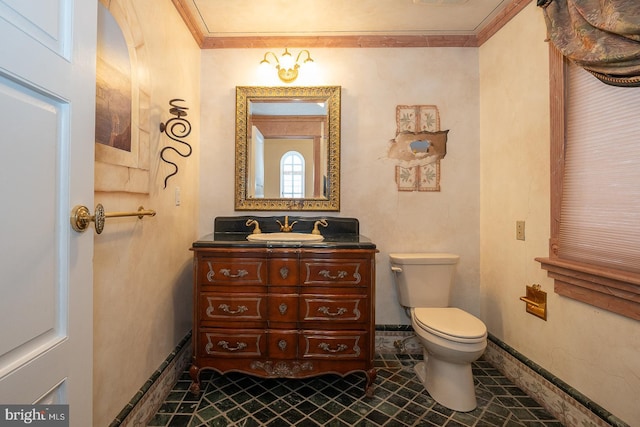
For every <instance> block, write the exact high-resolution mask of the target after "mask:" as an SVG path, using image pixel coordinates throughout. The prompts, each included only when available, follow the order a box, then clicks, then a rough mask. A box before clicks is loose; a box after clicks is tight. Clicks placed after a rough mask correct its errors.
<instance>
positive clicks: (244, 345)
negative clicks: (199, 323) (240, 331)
mask: <svg viewBox="0 0 640 427" xmlns="http://www.w3.org/2000/svg"><path fill="white" fill-rule="evenodd" d="M218 346H219V347H222V348H223V349H225V350H227V351H238V350H244V349H245V348H247V343H244V342H237V343H236V346H235V347H229V342H228V341H218Z"/></svg>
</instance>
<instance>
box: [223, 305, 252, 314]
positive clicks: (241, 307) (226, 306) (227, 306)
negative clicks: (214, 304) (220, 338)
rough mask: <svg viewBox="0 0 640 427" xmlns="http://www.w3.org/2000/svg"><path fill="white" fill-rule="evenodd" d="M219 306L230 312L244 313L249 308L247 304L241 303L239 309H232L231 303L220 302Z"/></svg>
mask: <svg viewBox="0 0 640 427" xmlns="http://www.w3.org/2000/svg"><path fill="white" fill-rule="evenodd" d="M218 308H219V309H220V310H222V311H224V312H225V313H228V314H242V313H244V312H245V311H248V310H249V309H248V308H247V306H246V305H239V306H238V309H237V310H231V306H230V305H229V304H220V305H219V306H218Z"/></svg>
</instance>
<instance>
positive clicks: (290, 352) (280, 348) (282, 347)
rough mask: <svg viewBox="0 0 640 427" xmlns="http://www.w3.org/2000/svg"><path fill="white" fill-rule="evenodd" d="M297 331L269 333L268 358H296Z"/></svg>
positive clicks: (272, 331)
mask: <svg viewBox="0 0 640 427" xmlns="http://www.w3.org/2000/svg"><path fill="white" fill-rule="evenodd" d="M298 337H299V333H298V331H274V330H271V331H269V344H268V349H269V358H271V359H295V358H297V357H298Z"/></svg>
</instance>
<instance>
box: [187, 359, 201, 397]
mask: <svg viewBox="0 0 640 427" xmlns="http://www.w3.org/2000/svg"><path fill="white" fill-rule="evenodd" d="M189 376H190V377H191V381H192V383H191V385H190V386H189V391H190V392H191V393H193V394H199V393H200V368H199V367H198V366H196V365H191V367H190V368H189Z"/></svg>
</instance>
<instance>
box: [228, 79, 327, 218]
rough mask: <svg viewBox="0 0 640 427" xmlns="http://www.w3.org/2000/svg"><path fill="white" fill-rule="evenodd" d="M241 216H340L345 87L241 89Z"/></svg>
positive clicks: (238, 150) (238, 169) (238, 201)
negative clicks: (263, 213) (248, 213)
mask: <svg viewBox="0 0 640 427" xmlns="http://www.w3.org/2000/svg"><path fill="white" fill-rule="evenodd" d="M235 209H236V210H258V211H261V210H274V211H280V210H294V211H295V210H302V211H304V210H306V211H339V210H340V86H318V87H253V86H238V87H236V190H235Z"/></svg>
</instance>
